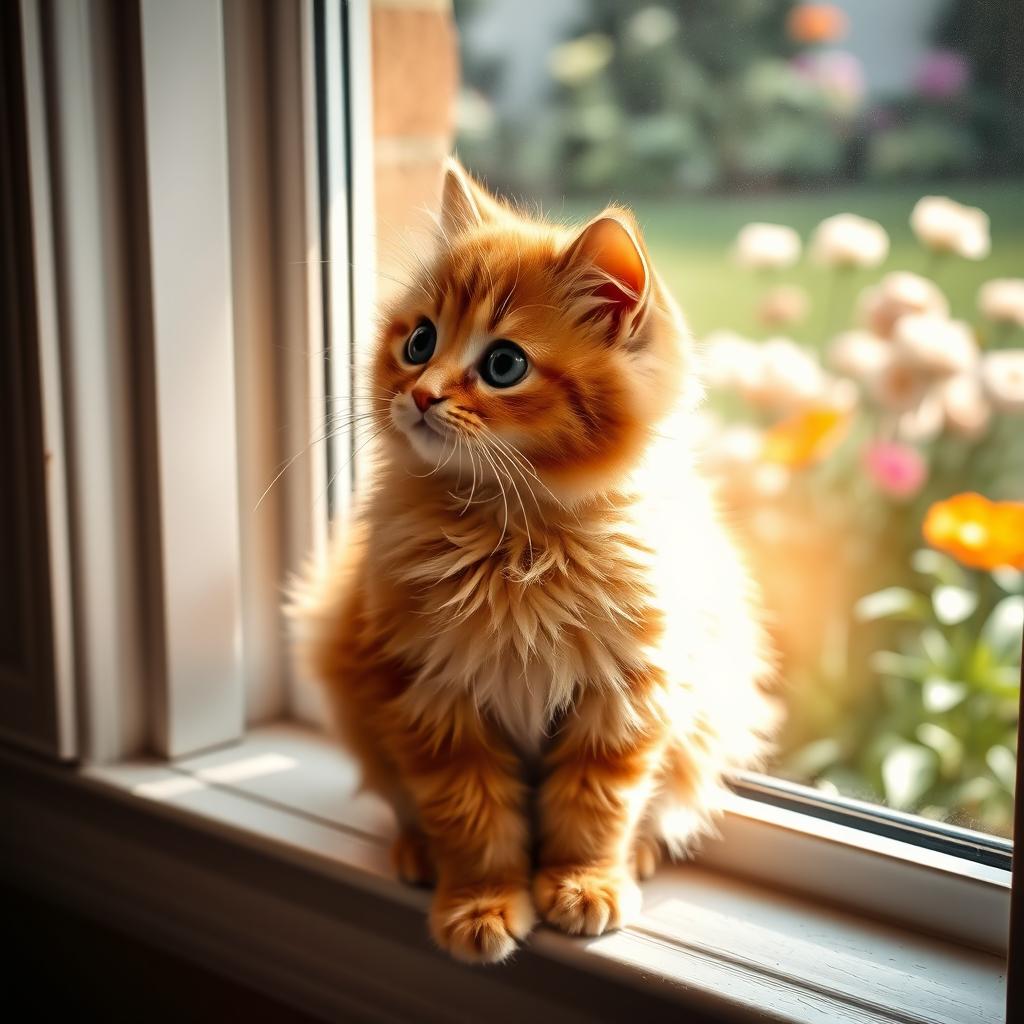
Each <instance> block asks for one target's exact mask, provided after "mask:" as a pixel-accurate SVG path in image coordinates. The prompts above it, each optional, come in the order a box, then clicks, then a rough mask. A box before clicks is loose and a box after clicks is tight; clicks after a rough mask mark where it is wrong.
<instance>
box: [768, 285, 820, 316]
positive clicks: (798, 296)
mask: <svg viewBox="0 0 1024 1024" xmlns="http://www.w3.org/2000/svg"><path fill="white" fill-rule="evenodd" d="M810 305H811V303H810V299H809V298H808V295H807V292H806V291H804V289H803V288H801V287H799V286H798V285H795V284H784V285H780V286H779V287H778V288H773V289H772V290H771V291H769V292H768V293H767V294H766V295H765V296H764V297H763V298H762V299H761V301H760V302H759V303H758V305H757V318H758V320H760V321H761V323H763V324H766V325H767V326H769V327H776V326H783V325H786V324H794V323H799V322H800V321H801V320H804V319H806V317H807V311H808V309H809V308H810Z"/></svg>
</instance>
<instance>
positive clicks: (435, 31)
mask: <svg viewBox="0 0 1024 1024" xmlns="http://www.w3.org/2000/svg"><path fill="white" fill-rule="evenodd" d="M372 29H373V130H374V162H375V178H376V180H375V185H376V192H377V196H376V199H377V210H376V214H377V264H378V272H379V279H378V289H379V291H378V294H379V295H380V296H381V297H382V298H386V297H387V296H388V295H389V294H391V293H393V291H394V289H395V288H396V287H397V284H396V283H395V281H394V280H393V279H394V278H399V279H404V278H405V276H406V274H407V267H408V265H409V261H410V259H411V258H412V257H410V255H409V252H408V249H409V246H410V245H415V244H417V240H419V244H422V239H423V234H424V232H426V231H429V230H430V228H431V226H432V225H431V221H430V216H429V213H428V212H427V211H428V210H434V211H436V209H437V205H438V202H439V199H440V190H441V163H442V161H443V160H444V158H445V156H447V154H448V153H449V152H450V151H451V145H452V135H453V131H454V118H455V99H456V94H457V91H458V84H459V58H458V46H457V40H456V33H455V23H454V19H453V17H452V7H451V0H373V7H372Z"/></svg>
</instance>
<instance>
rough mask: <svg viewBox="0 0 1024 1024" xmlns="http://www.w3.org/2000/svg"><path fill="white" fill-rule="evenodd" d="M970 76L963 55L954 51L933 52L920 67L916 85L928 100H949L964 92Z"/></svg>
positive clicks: (915, 81) (915, 77)
mask: <svg viewBox="0 0 1024 1024" xmlns="http://www.w3.org/2000/svg"><path fill="white" fill-rule="evenodd" d="M970 74H971V72H970V68H969V67H968V65H967V61H966V59H965V58H964V56H963V54H960V53H956V52H954V51H952V50H933V51H932V52H931V53H929V54H928V55H927V56H926V57H925V58H924V60H923V61H922V62H921V64H920V65H919V66H918V69H917V74H916V75H915V76H914V79H915V80H914V84H915V85H916V86H917V91H918V92H919V93H920V94H921V95H922V96H926V97H928V99H931V100H947V99H950V98H951V97H953V96H959V95H960V93H962V92H963V91H964V89H965V88H966V86H967V81H968V79H969V78H970Z"/></svg>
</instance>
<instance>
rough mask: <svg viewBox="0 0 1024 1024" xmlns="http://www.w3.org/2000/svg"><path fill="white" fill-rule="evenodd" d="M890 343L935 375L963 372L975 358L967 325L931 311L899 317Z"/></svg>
mask: <svg viewBox="0 0 1024 1024" xmlns="http://www.w3.org/2000/svg"><path fill="white" fill-rule="evenodd" d="M893 345H894V347H895V349H896V352H897V354H898V356H899V357H900V358H902V359H903V360H905V361H906V362H908V363H910V364H911V365H913V366H916V367H917V368H918V369H919V370H920V371H921V372H922V373H926V374H930V375H932V376H936V377H943V376H949V375H950V374H953V373H963V372H965V371H967V370H970V369H972V368H973V367H974V366H975V364H976V363H977V361H978V346H977V344H976V343H975V341H974V335H973V333H972V332H971V329H970V327H969V326H968V325H967V324H965V323H964V322H963V321H962V320H947V319H945V317H941V316H936V315H934V314H932V313H911V314H910V315H909V316H903V317H900V318H899V320H897V321H896V326H895V327H894V328H893Z"/></svg>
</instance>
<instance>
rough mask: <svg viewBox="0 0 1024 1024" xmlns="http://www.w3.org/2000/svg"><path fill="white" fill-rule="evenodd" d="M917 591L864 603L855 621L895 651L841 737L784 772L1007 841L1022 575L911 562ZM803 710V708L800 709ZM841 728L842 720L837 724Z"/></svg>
mask: <svg viewBox="0 0 1024 1024" xmlns="http://www.w3.org/2000/svg"><path fill="white" fill-rule="evenodd" d="M913 567H914V570H915V571H914V575H915V584H914V586H913V587H907V588H904V587H888V588H886V589H884V590H880V591H877V592H875V593H873V594H869V595H867V596H866V597H863V598H861V599H860V600H859V601H858V602H857V604H856V608H855V612H856V617H857V620H858V622H859V623H860V624H861V625H862V626H864V627H867V626H874V627H875V630H874V633H875V635H876V636H878V637H884V638H885V639H886V641H887V642H888V643H889V644H890V645H891V649H880V650H877V651H876V652H875V653H874V654H873V655H872V656H871V658H870V667H871V670H872V673H873V678H872V679H869V680H864V681H863V682H864V683H865V684H867V685H868V686H870V687H871V688H872V690H873V692H872V693H870V695H868V694H861V695H860V697H859V699H858V700H857V702H856V704H854V705H853V706H851V707H850V708H849V709H848V711H850V712H851V714H852V717H851V718H849V719H848V720H847V721H846V722H845V723H844V724H843V725H841V726H840V728H839V730H838V734H837V736H836V737H834V738H830V739H828V740H825V741H822V740H820V739H817V740H812V741H810V742H808V743H806V744H803V745H801V746H798V747H797V748H796V749H793V750H792V751H790V752H789V753H787V754H786V755H785V756H784V758H783V759H782V762H781V766H780V767H781V768H782V770H783V771H785V772H786V773H787V774H790V775H793V776H794V777H797V778H800V779H801V780H804V781H810V782H815V783H818V784H824V785H827V786H833V785H834V786H836V787H837V788H839V789H841V790H843V791H845V792H851V791H852V792H855V793H857V794H858V795H860V796H862V797H865V798H867V799H871V800H882V801H885V802H886V803H888V804H889V805H890V806H893V807H898V808H901V809H905V810H913V811H916V812H918V813H921V814H925V815H928V816H931V817H936V818H941V819H943V820H947V821H953V822H956V823H959V824H962V825H967V826H971V827H975V828H982V829H984V830H986V831H990V832H996V833H1002V834H1009V832H1010V829H1011V826H1012V814H1013V786H1014V764H1015V758H1014V753H1013V751H1014V750H1015V749H1016V729H1017V701H1018V692H1019V682H1018V679H1019V675H1018V674H1019V666H1020V642H1021V634H1022V630H1024V574H1021V573H1019V572H1015V571H1013V570H1003V571H1001V572H999V573H996V574H989V573H981V572H973V571H970V570H965V569H962V568H961V567H960V566H958V565H957V564H956V563H955V562H953V561H952V560H951V559H949V558H947V557H946V556H945V555H942V554H940V553H939V552H936V551H931V550H927V549H925V550H919V551H917V552H915V554H914V556H913ZM798 714H799V712H798ZM837 724H838V723H837Z"/></svg>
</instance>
